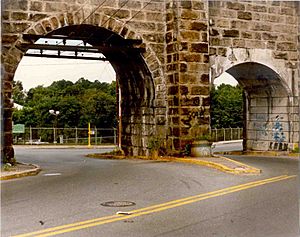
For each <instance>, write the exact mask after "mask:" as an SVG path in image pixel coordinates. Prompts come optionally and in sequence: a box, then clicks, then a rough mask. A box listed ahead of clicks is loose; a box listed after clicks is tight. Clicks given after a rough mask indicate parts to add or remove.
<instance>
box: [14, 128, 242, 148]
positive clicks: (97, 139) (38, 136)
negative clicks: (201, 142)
mask: <svg viewBox="0 0 300 237" xmlns="http://www.w3.org/2000/svg"><path fill="white" fill-rule="evenodd" d="M210 135H211V138H212V140H213V141H214V142H218V141H230V140H240V139H242V138H243V128H220V129H211V130H210ZM88 136H89V135H88V128H34V127H29V128H28V127H27V128H25V132H24V133H17V134H14V144H73V145H86V144H88ZM90 139H91V144H92V145H101V144H114V145H116V144H117V129H115V128H96V127H94V128H91V134H90Z"/></svg>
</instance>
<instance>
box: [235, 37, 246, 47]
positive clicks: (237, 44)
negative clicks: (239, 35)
mask: <svg viewBox="0 0 300 237" xmlns="http://www.w3.org/2000/svg"><path fill="white" fill-rule="evenodd" d="M232 45H233V47H237V48H244V47H245V45H246V43H245V40H243V39H233V40H232Z"/></svg>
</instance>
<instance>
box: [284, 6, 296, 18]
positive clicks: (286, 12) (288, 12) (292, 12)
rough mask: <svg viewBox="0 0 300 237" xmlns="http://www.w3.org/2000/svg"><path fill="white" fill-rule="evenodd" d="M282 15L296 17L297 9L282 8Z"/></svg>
mask: <svg viewBox="0 0 300 237" xmlns="http://www.w3.org/2000/svg"><path fill="white" fill-rule="evenodd" d="M280 14H282V15H291V16H293V15H295V8H288V7H282V8H281V11H280Z"/></svg>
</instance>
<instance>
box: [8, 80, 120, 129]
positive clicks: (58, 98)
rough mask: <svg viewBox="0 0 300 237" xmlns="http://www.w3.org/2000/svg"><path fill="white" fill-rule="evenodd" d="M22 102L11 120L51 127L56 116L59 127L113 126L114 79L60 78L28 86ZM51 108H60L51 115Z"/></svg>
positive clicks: (114, 118)
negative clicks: (58, 112) (101, 80)
mask: <svg viewBox="0 0 300 237" xmlns="http://www.w3.org/2000/svg"><path fill="white" fill-rule="evenodd" d="M21 102H22V103H20V104H22V105H24V109H23V110H19V111H17V110H16V111H14V113H13V121H14V122H15V123H24V124H25V125H26V126H36V127H52V126H53V124H54V121H55V119H57V126H58V127H86V126H87V124H88V123H89V122H90V123H91V124H92V125H93V126H97V127H99V128H100V127H101V128H111V127H114V126H116V83H115V82H112V83H111V84H109V83H101V82H99V81H95V82H91V81H88V80H86V79H84V78H80V79H79V80H78V81H77V82H76V83H72V82H70V81H66V80H60V81H56V82H53V83H52V84H51V85H50V86H48V87H43V86H37V87H35V88H32V89H30V90H29V91H28V92H27V96H25V97H24V98H22V101H21ZM50 109H53V110H58V111H60V114H59V116H58V117H57V118H55V117H54V116H53V115H50V114H49V110H50Z"/></svg>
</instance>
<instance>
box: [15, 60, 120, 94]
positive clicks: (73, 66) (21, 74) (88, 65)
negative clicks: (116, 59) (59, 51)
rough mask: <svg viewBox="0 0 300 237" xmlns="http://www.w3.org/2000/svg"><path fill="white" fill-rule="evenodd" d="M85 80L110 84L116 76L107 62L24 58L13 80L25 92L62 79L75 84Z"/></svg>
mask: <svg viewBox="0 0 300 237" xmlns="http://www.w3.org/2000/svg"><path fill="white" fill-rule="evenodd" d="M81 77H84V78H85V79H87V80H90V81H95V80H98V81H100V82H108V83H110V82H111V81H113V80H116V79H115V78H116V74H115V71H114V69H113V67H112V66H111V64H110V63H109V62H103V61H95V60H80V59H56V58H36V57H27V56H24V57H23V58H22V60H21V62H20V64H19V66H18V68H17V71H16V73H15V78H14V80H15V81H17V80H19V81H21V82H22V84H23V87H24V89H25V90H26V91H28V90H29V89H30V88H33V87H36V86H38V85H43V86H49V85H51V84H52V82H53V81H59V80H62V79H65V80H68V81H73V82H76V81H77V80H78V79H79V78H81Z"/></svg>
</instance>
